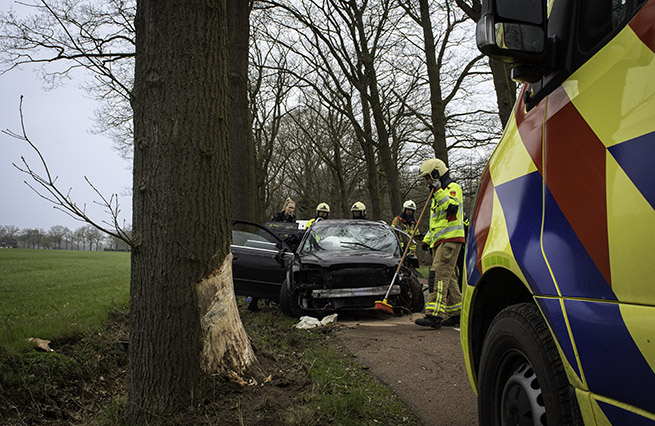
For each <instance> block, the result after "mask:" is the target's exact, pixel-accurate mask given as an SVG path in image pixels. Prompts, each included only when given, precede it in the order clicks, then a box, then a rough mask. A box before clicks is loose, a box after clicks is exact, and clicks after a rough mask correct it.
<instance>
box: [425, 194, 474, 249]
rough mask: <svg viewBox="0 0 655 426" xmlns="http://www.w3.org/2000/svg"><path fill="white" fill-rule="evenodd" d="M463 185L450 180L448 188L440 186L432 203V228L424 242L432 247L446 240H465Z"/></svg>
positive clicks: (461, 241)
mask: <svg viewBox="0 0 655 426" xmlns="http://www.w3.org/2000/svg"><path fill="white" fill-rule="evenodd" d="M463 219H464V212H463V206H462V187H461V186H459V184H457V183H456V182H450V183H449V184H448V186H446V188H445V189H444V188H439V189H438V190H437V191H435V193H434V195H433V196H432V202H431V204H430V230H429V231H428V232H427V233H426V234H425V237H423V242H424V243H427V244H428V245H429V246H430V247H436V246H437V245H439V244H441V243H443V242H446V241H452V242H459V243H463V242H465V238H464V222H463Z"/></svg>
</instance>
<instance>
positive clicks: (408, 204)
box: [403, 200, 416, 211]
mask: <svg viewBox="0 0 655 426" xmlns="http://www.w3.org/2000/svg"><path fill="white" fill-rule="evenodd" d="M407 209H410V210H416V203H415V202H413V201H412V200H407V201H405V202H404V203H403V211H405V210H407Z"/></svg>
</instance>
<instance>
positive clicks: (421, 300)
mask: <svg viewBox="0 0 655 426" xmlns="http://www.w3.org/2000/svg"><path fill="white" fill-rule="evenodd" d="M409 292H410V295H411V298H412V306H411V310H412V312H421V311H423V308H424V307H425V297H424V295H423V285H422V284H421V283H420V282H419V281H418V280H417V279H416V278H412V280H411V281H410V282H409Z"/></svg>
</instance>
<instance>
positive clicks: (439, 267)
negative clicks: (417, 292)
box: [425, 242, 463, 318]
mask: <svg viewBox="0 0 655 426" xmlns="http://www.w3.org/2000/svg"><path fill="white" fill-rule="evenodd" d="M462 246H463V243H454V242H445V243H441V244H439V245H437V249H436V251H435V253H434V260H433V261H432V266H431V267H430V271H434V274H435V283H434V291H433V292H432V293H429V294H428V300H427V303H426V304H425V314H426V315H432V316H438V317H440V318H445V317H446V316H454V315H459V314H460V311H461V310H462V293H461V292H460V291H459V284H458V283H457V257H458V256H459V251H460V250H461V249H462Z"/></svg>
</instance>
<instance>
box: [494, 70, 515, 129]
mask: <svg viewBox="0 0 655 426" xmlns="http://www.w3.org/2000/svg"><path fill="white" fill-rule="evenodd" d="M489 68H491V75H492V76H493V79H494V87H495V88H496V100H497V102H498V115H499V116H500V122H501V124H502V125H503V129H504V128H505V126H506V125H507V122H508V121H509V117H510V115H512V109H514V103H515V102H516V83H515V82H514V80H512V78H511V76H510V75H511V74H510V67H509V65H508V64H505V63H503V62H500V61H497V60H495V59H492V58H489Z"/></svg>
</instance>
